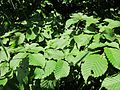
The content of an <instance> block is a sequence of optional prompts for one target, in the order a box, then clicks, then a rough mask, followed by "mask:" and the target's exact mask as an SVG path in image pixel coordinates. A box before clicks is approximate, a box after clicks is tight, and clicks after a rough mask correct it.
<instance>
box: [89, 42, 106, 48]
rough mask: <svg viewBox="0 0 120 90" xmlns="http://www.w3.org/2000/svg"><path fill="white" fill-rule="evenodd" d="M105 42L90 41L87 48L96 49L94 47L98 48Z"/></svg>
mask: <svg viewBox="0 0 120 90" xmlns="http://www.w3.org/2000/svg"><path fill="white" fill-rule="evenodd" d="M104 46H105V44H104V43H92V44H90V45H89V46H88V48H89V49H96V48H100V47H104Z"/></svg>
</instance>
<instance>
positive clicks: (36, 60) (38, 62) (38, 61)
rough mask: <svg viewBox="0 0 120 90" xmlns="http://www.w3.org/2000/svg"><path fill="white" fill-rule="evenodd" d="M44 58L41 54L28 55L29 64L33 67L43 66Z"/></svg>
mask: <svg viewBox="0 0 120 90" xmlns="http://www.w3.org/2000/svg"><path fill="white" fill-rule="evenodd" d="M45 62H46V60H45V57H44V56H43V55H42V54H39V53H38V54H29V64H30V65H33V66H41V67H42V68H43V67H44V66H45Z"/></svg>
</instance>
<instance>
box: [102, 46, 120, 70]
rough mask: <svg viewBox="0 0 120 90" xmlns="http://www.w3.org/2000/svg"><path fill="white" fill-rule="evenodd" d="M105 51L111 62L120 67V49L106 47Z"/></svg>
mask: <svg viewBox="0 0 120 90" xmlns="http://www.w3.org/2000/svg"><path fill="white" fill-rule="evenodd" d="M104 51H105V54H106V56H107V58H108V60H109V61H110V62H111V64H112V65H113V66H114V67H115V68H117V69H120V49H114V48H105V49H104Z"/></svg>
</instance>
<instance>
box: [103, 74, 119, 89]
mask: <svg viewBox="0 0 120 90" xmlns="http://www.w3.org/2000/svg"><path fill="white" fill-rule="evenodd" d="M101 87H105V88H106V89H107V90H120V74H118V75H116V76H114V77H106V78H105V79H104V80H103V82H102V85H101Z"/></svg>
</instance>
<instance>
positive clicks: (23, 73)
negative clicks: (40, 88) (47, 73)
mask: <svg viewBox="0 0 120 90" xmlns="http://www.w3.org/2000/svg"><path fill="white" fill-rule="evenodd" d="M28 74H29V61H28V59H23V60H22V62H21V63H20V66H19V67H18V68H17V72H16V77H17V80H18V81H19V83H20V84H23V82H24V83H26V84H27V83H28Z"/></svg>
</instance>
